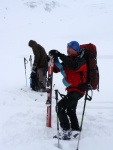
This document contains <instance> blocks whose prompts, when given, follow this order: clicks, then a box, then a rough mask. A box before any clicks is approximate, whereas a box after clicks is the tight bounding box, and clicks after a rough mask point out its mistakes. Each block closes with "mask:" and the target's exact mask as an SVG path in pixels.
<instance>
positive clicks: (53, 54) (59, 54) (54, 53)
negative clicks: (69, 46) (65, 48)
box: [49, 49, 62, 58]
mask: <svg viewBox="0 0 113 150" xmlns="http://www.w3.org/2000/svg"><path fill="white" fill-rule="evenodd" d="M49 55H50V56H53V58H55V57H61V55H62V54H61V53H60V52H59V51H57V50H55V49H53V50H50V51H49Z"/></svg>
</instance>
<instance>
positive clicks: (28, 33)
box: [0, 0, 113, 150]
mask: <svg viewBox="0 0 113 150" xmlns="http://www.w3.org/2000/svg"><path fill="white" fill-rule="evenodd" d="M30 39H33V40H36V41H37V42H38V43H40V44H42V45H43V46H44V47H45V49H46V51H47V52H48V51H49V50H51V49H57V50H59V51H61V52H62V53H65V54H66V45H67V43H68V42H70V41H71V40H77V41H78V42H79V43H80V44H84V43H89V42H92V43H94V44H96V46H97V50H98V66H99V70H100V92H97V91H94V92H93V100H92V101H91V102H89V101H87V104H86V111H85V116H84V123H83V131H82V133H81V139H80V144H79V150H113V95H112V85H111V84H113V78H112V77H113V67H112V64H113V50H112V48H113V1H112V0H109V1H108V0H69V1H68V0H67V1H66V0H62V1H61V0H54V1H52V0H32V1H31V0H16V1H15V0H10V1H7V0H3V1H0V54H1V55H0V69H1V73H0V83H1V84H0V85H1V86H0V97H1V98H0V150H58V149H59V148H58V141H57V140H56V139H53V138H52V137H53V135H55V134H56V133H57V130H56V113H55V103H56V102H55V99H54V90H55V89H58V90H59V91H60V92H61V93H63V94H66V91H65V87H64V86H63V84H62V75H61V74H57V75H56V74H54V80H53V82H54V84H55V87H54V89H53V100H52V102H53V103H52V128H47V127H46V105H45V102H46V99H47V94H46V93H44V94H43V96H41V95H40V93H37V92H34V91H31V90H30V88H29V75H30V64H29V61H28V64H26V67H27V69H26V74H27V86H26V80H25V69H24V57H25V58H26V59H27V60H29V56H30V55H33V54H32V50H31V49H30V48H29V47H28V41H29V40H30ZM83 104H84V99H82V100H80V101H79V104H78V108H77V114H78V119H79V122H80V121H81V115H82V110H83ZM60 144H61V147H62V150H76V146H77V140H72V141H60Z"/></svg>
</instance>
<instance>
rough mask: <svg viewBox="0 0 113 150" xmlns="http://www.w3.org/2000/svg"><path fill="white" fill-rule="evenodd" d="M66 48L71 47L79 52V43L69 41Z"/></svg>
mask: <svg viewBox="0 0 113 150" xmlns="http://www.w3.org/2000/svg"><path fill="white" fill-rule="evenodd" d="M67 48H72V49H73V50H75V51H76V52H78V53H79V52H80V45H79V43H78V42H77V41H71V42H69V43H68V44H67Z"/></svg>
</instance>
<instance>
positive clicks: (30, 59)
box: [29, 55, 32, 71]
mask: <svg viewBox="0 0 113 150" xmlns="http://www.w3.org/2000/svg"><path fill="white" fill-rule="evenodd" d="M29 61H30V67H31V71H32V55H30V57H29Z"/></svg>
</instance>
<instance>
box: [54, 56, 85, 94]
mask: <svg viewBox="0 0 113 150" xmlns="http://www.w3.org/2000/svg"><path fill="white" fill-rule="evenodd" d="M60 59H61V60H62V66H63V69H64V72H65V74H66V78H65V80H66V81H67V82H68V83H69V84H70V86H69V87H67V88H66V90H67V92H71V91H77V92H79V93H81V94H85V91H81V90H80V89H79V86H81V85H83V84H85V83H86V80H87V65H86V61H85V59H84V58H80V57H79V56H75V55H74V56H66V55H64V54H62V56H61V57H60ZM53 71H54V72H55V73H58V72H59V71H60V70H59V68H58V67H57V66H56V65H54V69H53Z"/></svg>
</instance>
